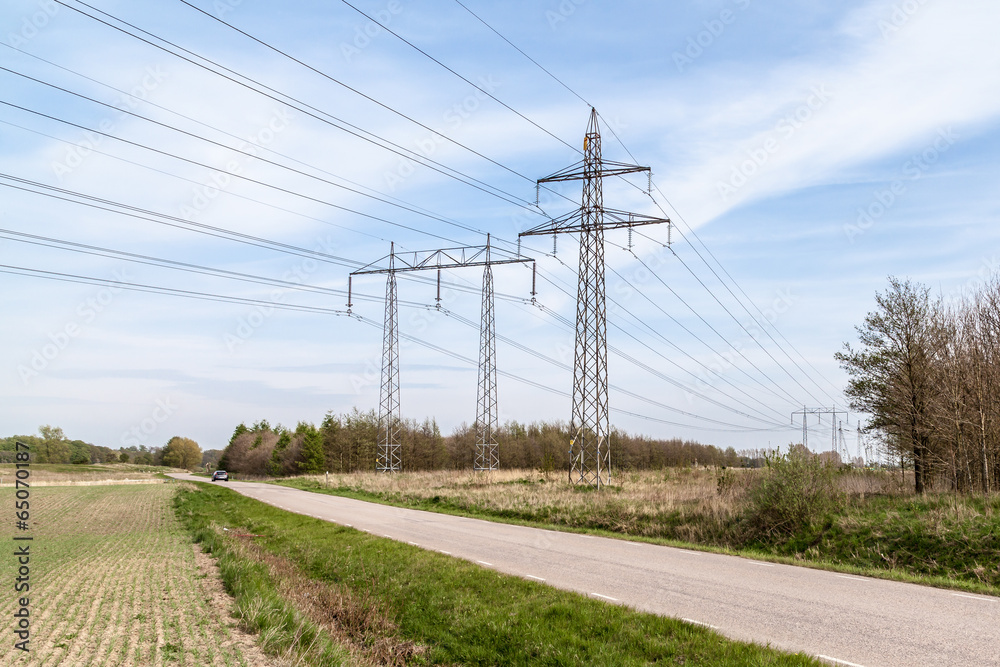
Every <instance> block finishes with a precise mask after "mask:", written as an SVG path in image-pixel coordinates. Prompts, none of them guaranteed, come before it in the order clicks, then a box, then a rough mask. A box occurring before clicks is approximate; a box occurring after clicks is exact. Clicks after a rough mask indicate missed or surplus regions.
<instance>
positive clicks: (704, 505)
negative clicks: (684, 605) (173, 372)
mask: <svg viewBox="0 0 1000 667" xmlns="http://www.w3.org/2000/svg"><path fill="white" fill-rule="evenodd" d="M744 472H745V471H736V473H735V474H737V475H740V474H744ZM730 474H733V473H730ZM725 480H729V481H725ZM837 481H838V483H839V484H840V486H841V487H842V488H843V489H844V490H842V491H840V492H838V495H837V502H835V503H833V504H832V506H830V507H828V508H825V509H824V510H823V511H822V512H821V513H820V514H818V515H817V516H816V517H815V518H814V519H812V520H804V521H802V522H801V525H797V526H796V527H795V528H794V530H790V531H788V532H783V533H777V532H775V533H767V532H762V531H760V530H756V531H749V530H748V529H747V526H748V524H751V523H752V522H754V521H756V522H759V521H760V517H752V516H751V517H750V518H748V516H749V515H748V512H749V510H748V508H747V503H746V501H745V500H744V498H743V497H742V495H741V492H740V490H739V488H737V490H736V491H735V492H734V491H733V489H732V488H730V487H731V486H732V481H731V478H724V477H721V476H718V475H717V474H716V473H715V472H714V471H700V472H691V471H661V472H654V471H648V472H644V473H630V474H627V475H623V476H622V479H621V481H620V482H619V485H618V486H611V487H607V488H606V489H605V490H603V491H602V492H601V493H588V492H582V491H579V490H577V489H575V488H573V487H569V485H568V484H567V483H566V482H565V481H552V480H546V479H545V478H544V477H543V476H541V475H539V474H538V473H533V472H531V471H514V472H505V473H501V474H499V475H495V478H494V479H493V480H489V479H488V478H486V477H484V476H482V475H481V476H479V477H478V478H477V477H476V476H474V475H471V474H469V473H405V474H403V475H398V476H388V475H382V476H376V475H369V474H367V473H360V474H355V475H337V476H331V486H330V487H327V486H326V484H325V478H323V477H316V476H313V477H297V478H290V479H285V480H280V481H275V483H278V484H281V485H284V486H290V487H293V488H298V489H303V490H306V491H314V492H319V493H327V494H331V495H338V496H345V497H350V498H355V499H358V500H366V501H372V502H378V503H383V504H389V505H394V506H398V507H408V508H413V509H422V510H429V511H434V512H442V513H447V514H456V515H461V516H469V517H473V518H480V519H487V520H491V521H500V522H506V523H517V524H521V525H529V526H536V527H542V528H548V529H555V530H573V531H580V532H587V533H591V534H597V535H604V536H610V537H618V538H622V537H624V538H627V539H638V540H643V541H647V542H653V543H658V544H666V545H670V546H683V547H685V548H692V547H694V548H700V549H704V550H709V551H714V552H719V553H727V554H734V555H742V556H747V557H750V558H756V559H766V560H771V561H774V562H782V563H789V564H795V565H805V566H809V567H815V568H821V569H828V570H835V571H841V572H847V573H852V574H861V575H867V576H873V577H880V578H885V579H893V580H897V581H907V582H913V583H920V584H925V585H931V586H937V587H942V588H951V589H956V590H964V591H968V592H975V593H981V594H987V595H998V594H1000V559H998V558H997V557H996V554H998V553H1000V496H993V497H990V498H982V497H962V496H957V495H954V494H937V495H934V494H928V495H926V496H922V497H921V496H913V495H911V494H904V493H899V492H898V491H895V492H893V493H886V492H885V491H884V488H885V484H884V480H881V479H879V478H877V477H876V476H874V475H856V476H851V477H843V478H840V479H838V480H837ZM742 485H743V484H742V482H741V480H738V479H737V481H736V486H737V487H739V486H742ZM872 489H874V490H875V492H872V491H871V490H872Z"/></svg>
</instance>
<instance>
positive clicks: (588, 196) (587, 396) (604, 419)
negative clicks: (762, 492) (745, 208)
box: [520, 109, 670, 488]
mask: <svg viewBox="0 0 1000 667" xmlns="http://www.w3.org/2000/svg"><path fill="white" fill-rule="evenodd" d="M597 118H598V116H597V110H596V109H591V111H590V122H589V124H588V125H587V133H586V135H585V136H584V139H583V153H584V157H583V160H582V161H581V162H578V163H576V164H574V165H572V166H570V167H567V168H566V169H563V170H562V171H559V172H556V173H555V174H552V175H551V176H547V177H546V178H542V179H540V180H539V181H538V185H541V184H543V183H555V182H558V181H581V180H582V181H583V201H582V205H581V206H580V208H579V209H577V210H576V211H573V212H571V213H568V214H567V215H564V216H561V217H559V218H556V219H554V220H550V221H549V222H546V223H543V224H541V225H539V226H537V227H534V228H532V229H529V230H528V231H526V232H522V233H521V234H520V236H547V235H549V234H552V235H555V234H567V233H579V234H580V267H579V272H578V276H579V281H578V285H577V299H576V343H575V347H574V356H573V413H572V418H571V419H570V428H571V429H572V430H573V432H574V436H573V439H572V440H570V473H569V476H570V481H571V482H575V483H579V484H590V485H592V486H596V487H597V488H600V487H601V486H602V485H604V484H608V483H609V482H610V481H611V448H610V445H609V443H608V436H609V434H610V423H609V419H608V349H607V347H608V346H607V309H606V308H605V293H604V230H605V229H619V228H622V227H628V228H631V227H637V226H640V225H652V224H659V223H667V224H669V223H670V220H669V219H668V218H653V217H650V216H645V215H641V214H636V213H627V212H625V211H618V210H615V209H610V208H605V207H604V194H603V179H605V178H607V177H609V176H622V175H625V174H632V173H637V172H647V173H648V172H649V171H650V170H649V167H640V166H638V165H632V164H625V163H621V162H611V161H604V160H603V159H602V158H601V133H600V127H599V126H598V122H597Z"/></svg>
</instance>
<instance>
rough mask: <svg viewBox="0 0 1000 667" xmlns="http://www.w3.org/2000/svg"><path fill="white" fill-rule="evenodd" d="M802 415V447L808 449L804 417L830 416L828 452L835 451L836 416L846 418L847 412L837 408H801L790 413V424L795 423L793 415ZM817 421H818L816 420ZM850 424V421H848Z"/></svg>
mask: <svg viewBox="0 0 1000 667" xmlns="http://www.w3.org/2000/svg"><path fill="white" fill-rule="evenodd" d="M798 414H801V415H802V446H803V447H806V448H808V447H809V426H808V424H807V423H806V415H816V416H817V417H821V416H822V415H830V425H831V439H830V451H831V452H836V451H837V415H844V416H845V417H846V416H847V410H841V409H840V408H838V407H837V406H833V407H832V408H807V407H806V406H804V405H803V406H802V409H801V410H796V411H795V412H793V413H792V423H793V424H794V423H795V415H798ZM817 421H818V419H817ZM848 423H850V419H848Z"/></svg>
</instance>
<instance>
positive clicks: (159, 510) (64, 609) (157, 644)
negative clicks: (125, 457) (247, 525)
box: [0, 471, 277, 667]
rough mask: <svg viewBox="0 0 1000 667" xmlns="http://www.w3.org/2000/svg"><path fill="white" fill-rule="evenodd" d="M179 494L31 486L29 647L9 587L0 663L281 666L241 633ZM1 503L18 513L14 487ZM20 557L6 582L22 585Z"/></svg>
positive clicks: (1, 604)
mask: <svg viewBox="0 0 1000 667" xmlns="http://www.w3.org/2000/svg"><path fill="white" fill-rule="evenodd" d="M32 472H33V473H34V471H32ZM175 489H176V485H174V484H142V485H121V484H110V485H102V486H70V487H57V486H50V487H44V488H40V489H37V490H34V487H33V491H32V496H31V510H32V514H31V517H32V522H31V524H32V525H31V534H32V536H33V538H34V539H33V541H32V542H31V553H32V559H31V592H30V598H31V605H30V613H31V632H32V636H31V642H30V648H31V651H30V653H24V652H22V651H20V650H17V649H15V648H14V646H13V644H14V641H13V639H12V638H13V637H14V635H13V623H12V619H13V616H12V614H13V612H14V609H15V600H14V595H13V591H12V590H11V587H8V591H9V592H8V594H7V595H5V596H4V597H3V599H2V601H0V613H2V614H3V618H4V623H3V635H4V636H5V637H6V638H7V639H8V640H9V641H4V642H2V643H0V664H3V665H18V666H20V665H24V666H25V667H28V666H31V667H35V666H39V667H41V666H43V665H53V666H54V665H101V666H103V665H122V666H134V667H140V666H141V667H146V666H162V665H190V666H192V667H200V666H202V665H213V666H214V665H227V666H228V665H247V666H250V667H262V666H264V665H272V664H277V663H275V662H274V661H273V660H272V659H270V658H266V657H265V656H264V655H263V654H262V653H261V652H260V651H259V650H258V649H257V648H256V647H255V645H254V643H253V639H252V638H250V637H248V636H247V635H245V634H244V633H243V632H242V631H240V630H239V629H238V628H237V627H236V621H235V619H233V618H231V616H230V608H231V606H232V600H231V598H229V597H228V595H226V593H225V591H224V590H223V588H222V584H221V581H220V579H219V575H218V571H217V569H216V568H215V565H214V563H213V561H212V559H211V558H209V557H208V556H205V555H204V554H201V553H200V551H198V550H197V547H195V546H194V545H193V544H192V542H191V539H190V537H189V535H188V533H187V532H185V531H184V530H183V528H182V527H181V526H180V525H179V523H178V521H177V519H176V518H175V516H174V512H173V509H172V507H171V498H172V497H173V495H174V491H175ZM0 503H2V504H3V505H4V506H6V507H8V508H11V509H13V507H14V490H13V489H10V488H3V489H0ZM8 534H9V533H8ZM8 540H9V538H8ZM11 543H12V542H11ZM8 551H9V553H10V554H12V553H13V548H11V549H5V552H8ZM14 561H15V559H14V558H13V557H12V556H10V555H8V556H5V557H4V558H2V559H0V578H2V580H3V581H6V582H11V581H13V580H14V576H15V574H14V569H15V562H14Z"/></svg>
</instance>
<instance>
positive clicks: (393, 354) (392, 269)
mask: <svg viewBox="0 0 1000 667" xmlns="http://www.w3.org/2000/svg"><path fill="white" fill-rule="evenodd" d="M389 247H390V250H389V270H388V271H387V272H386V281H385V319H384V320H383V326H382V389H381V391H380V392H379V405H378V451H376V452H375V470H378V471H380V472H397V471H399V470H401V469H402V467H403V466H402V459H401V458H400V455H399V450H400V444H399V430H400V429H399V425H400V424H399V422H400V415H399V330H398V328H397V325H398V323H399V308H398V305H397V303H396V261H395V259H396V252H395V251H396V244H395V243H393V244H391V245H390V246H389Z"/></svg>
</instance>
